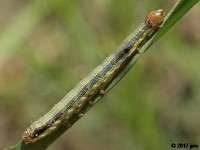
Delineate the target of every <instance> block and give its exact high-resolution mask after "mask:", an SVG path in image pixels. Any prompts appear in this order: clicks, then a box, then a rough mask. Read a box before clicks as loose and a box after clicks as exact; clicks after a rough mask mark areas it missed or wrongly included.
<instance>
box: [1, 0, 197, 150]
mask: <svg viewBox="0 0 200 150" xmlns="http://www.w3.org/2000/svg"><path fill="white" fill-rule="evenodd" d="M174 3H175V1H173V0H163V1H160V0H154V1H148V0H143V1H133V0H84V1H78V0H73V1H68V0H43V1H39V0H6V1H5V0H0V133H1V134H0V149H3V148H6V147H8V146H11V145H14V144H16V143H17V142H18V141H19V140H21V134H22V132H23V131H24V130H25V129H26V128H27V127H28V126H29V125H30V124H31V123H32V122H33V121H35V120H37V119H38V118H39V117H41V116H42V115H43V114H45V113H46V112H47V111H48V110H49V109H50V108H51V107H52V106H53V105H54V104H55V103H57V102H58V101H59V100H61V99H62V98H63V97H64V95H65V94H67V92H68V91H69V90H71V89H72V88H73V87H74V86H75V85H76V84H77V83H78V82H79V81H80V80H81V79H82V78H83V77H85V76H86V75H87V74H88V73H89V72H90V71H91V70H92V69H93V68H94V67H96V66H97V65H98V64H100V63H101V62H102V61H103V60H104V59H105V58H106V56H107V55H109V54H110V53H111V52H112V51H113V50H114V49H115V48H116V47H117V46H118V45H119V44H120V43H121V42H122V41H123V39H124V38H125V37H126V36H127V35H128V34H129V33H130V32H131V31H132V30H133V29H134V28H135V27H137V26H138V25H139V24H140V23H141V22H143V21H144V19H145V16H146V15H147V14H148V12H150V11H152V10H155V9H159V8H163V9H164V10H166V12H168V11H169V10H170V9H171V7H172V6H173V5H174ZM199 14H200V5H199V4H197V5H196V6H195V7H193V8H192V10H191V11H189V13H188V14H187V15H185V16H184V18H183V19H181V20H180V21H179V23H177V24H176V25H175V26H174V27H173V28H172V29H171V30H170V31H169V32H167V34H165V35H164V36H163V37H162V38H161V39H160V40H159V41H158V42H157V43H156V44H154V45H153V46H152V47H151V48H150V50H149V51H147V52H146V53H145V54H144V55H143V57H142V58H141V59H140V60H139V61H138V62H137V63H136V65H135V66H134V67H133V69H132V70H131V71H130V72H129V73H128V74H127V75H126V76H125V77H124V79H123V80H122V81H121V82H120V83H119V84H117V86H116V87H115V88H114V89H113V90H112V91H110V92H109V93H108V94H107V95H106V96H105V97H104V98H103V99H102V100H101V101H100V102H99V103H98V104H97V105H96V106H94V108H92V109H91V110H90V111H89V112H88V113H87V114H86V115H85V116H84V117H83V118H82V119H80V120H79V121H78V122H77V123H76V124H75V125H74V126H73V127H72V128H71V129H70V130H68V131H67V132H66V133H65V134H63V135H62V136H61V137H60V138H59V139H58V140H57V141H56V142H54V143H53V144H52V145H51V146H50V147H49V148H48V149H49V150H57V149H59V150H65V149H68V150H80V149H81V150H94V149H95V150H108V149H109V150H122V149H123V150H130V149H137V150H148V149H154V150H160V149H163V150H165V149H166V150H167V149H171V144H172V143H192V144H200V128H199V126H200V117H198V116H199V113H200V75H199V74H200V67H199V66H200V60H199V58H200V51H199V50H200V42H199V41H200V34H199V33H200V28H199V25H200V16H199ZM199 146H200V145H199Z"/></svg>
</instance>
